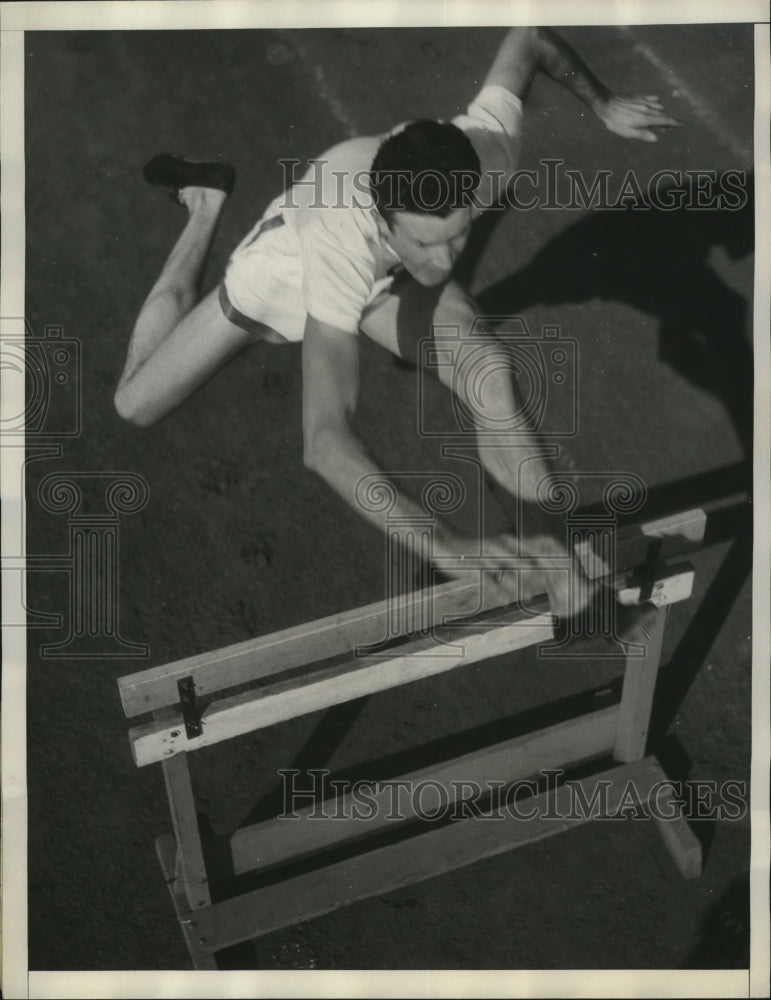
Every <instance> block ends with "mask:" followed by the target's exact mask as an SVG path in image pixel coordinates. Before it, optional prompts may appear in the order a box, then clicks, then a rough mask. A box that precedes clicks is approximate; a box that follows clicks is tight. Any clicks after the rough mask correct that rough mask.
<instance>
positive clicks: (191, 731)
mask: <svg viewBox="0 0 771 1000" xmlns="http://www.w3.org/2000/svg"><path fill="white" fill-rule="evenodd" d="M177 690H178V691H179V704H180V707H181V709H182V719H183V721H184V723H185V734H186V735H187V738H188V739H189V740H192V739H194V738H195V737H196V736H200V735H201V733H202V732H203V723H202V721H201V710H200V708H199V706H198V699H197V698H196V695H195V681H194V680H193V678H192V676H191V677H183V678H182V679H181V680H179V681H177Z"/></svg>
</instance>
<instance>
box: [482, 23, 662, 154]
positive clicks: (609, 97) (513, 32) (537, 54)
mask: <svg viewBox="0 0 771 1000" xmlns="http://www.w3.org/2000/svg"><path fill="white" fill-rule="evenodd" d="M537 72H542V73H545V74H546V75H547V76H549V77H551V78H552V79H553V80H555V81H556V82H557V83H559V84H561V85H562V86H563V87H566V88H567V89H568V90H569V91H570V92H571V93H572V94H574V95H575V96H576V97H577V98H578V99H579V100H580V101H582V102H583V103H584V104H585V105H586V106H587V107H588V108H590V109H591V110H592V111H593V112H594V114H595V115H596V116H597V117H598V118H599V119H600V121H601V122H602V123H603V124H604V125H605V127H606V128H607V129H608V130H609V131H610V132H615V133H616V135H620V136H623V137H624V138H625V139H641V140H642V141H643V142H656V138H657V137H656V133H655V132H654V131H653V129H654V128H669V127H672V126H676V125H680V124H681V122H678V121H677V120H676V119H674V118H670V117H669V116H668V115H666V114H665V113H664V111H663V107H662V104H661V102H660V101H659V99H658V97H655V96H650V95H649V96H646V97H624V96H619V95H616V94H614V93H613V92H612V91H611V90H610V89H609V88H608V87H606V86H605V85H604V84H603V83H601V82H600V81H599V80H598V79H597V77H596V76H595V75H594V73H592V71H591V70H590V69H589V67H588V66H587V65H586V63H585V62H584V61H583V60H582V59H581V57H580V56H579V55H578V53H577V52H575V50H574V49H573V48H571V46H570V45H568V43H567V42H566V41H565V40H564V39H563V38H561V37H560V36H559V35H558V34H557V33H556V32H554V31H552V30H551V29H549V28H511V29H510V30H509V31H508V33H507V34H506V36H505V37H504V39H503V42H502V43H501V45H500V48H499V49H498V53H497V55H496V56H495V59H494V60H493V63H492V66H491V67H490V71H489V72H488V74H487V77H486V79H485V85H486V86H487V85H490V84H496V85H498V86H500V87H505V88H506V90H509V91H511V93H513V94H516V95H517V97H520V98H522V99H524V98H525V97H526V96H527V93H528V91H529V89H530V84H531V83H532V81H533V77H534V76H535V74H536V73H537Z"/></svg>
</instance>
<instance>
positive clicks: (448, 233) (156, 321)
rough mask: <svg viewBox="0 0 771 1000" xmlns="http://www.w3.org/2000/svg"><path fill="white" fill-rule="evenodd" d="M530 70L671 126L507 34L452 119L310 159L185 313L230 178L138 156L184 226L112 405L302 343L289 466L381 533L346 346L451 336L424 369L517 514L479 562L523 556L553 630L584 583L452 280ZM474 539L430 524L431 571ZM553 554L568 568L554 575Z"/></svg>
mask: <svg viewBox="0 0 771 1000" xmlns="http://www.w3.org/2000/svg"><path fill="white" fill-rule="evenodd" d="M538 71H541V72H543V73H545V74H547V75H548V76H550V77H551V78H552V79H554V80H556V81H557V82H559V83H561V84H563V85H564V86H565V87H567V88H568V90H570V91H571V92H572V93H573V94H575V96H576V97H577V98H578V99H579V100H580V101H582V102H583V103H584V104H585V105H587V106H588V107H589V108H590V109H591V111H592V112H593V113H594V114H595V115H596V116H597V117H598V118H599V119H600V121H602V122H603V124H604V125H605V126H606V127H607V128H608V129H609V130H610V131H611V132H614V133H616V134H617V135H620V136H622V137H625V138H631V139H639V140H642V141H647V142H653V141H655V140H656V130H657V129H659V128H667V127H670V126H673V125H677V124H679V123H678V122H676V121H675V120H674V119H672V118H670V117H668V116H667V115H666V114H665V113H664V112H663V110H662V106H661V104H660V102H659V100H658V99H657V98H656V97H632V98H627V97H619V96H616V95H614V94H613V93H611V92H610V91H609V90H608V89H607V88H606V87H605V86H603V85H602V84H601V83H600V82H599V80H598V79H597V78H596V77H595V76H594V75H593V73H592V72H591V71H590V70H589V68H588V67H587V66H586V65H585V64H584V63H583V62H582V60H581V59H580V58H579V56H578V55H577V54H576V53H575V52H574V51H573V49H572V48H571V47H570V46H569V45H568V44H567V43H566V42H565V41H564V40H563V39H561V38H560V37H559V36H558V35H557V34H556V33H554V32H553V31H551V30H548V29H544V28H512V29H510V30H509V31H508V33H507V34H506V36H505V37H504V39H503V41H502V43H501V45H500V48H499V50H498V52H497V55H496V56H495V59H494V60H493V63H492V66H491V68H490V70H489V72H488V74H487V76H486V78H485V80H484V82H483V85H482V88H481V90H480V92H479V94H478V95H477V96H476V98H475V99H474V101H473V102H472V103H471V105H470V106H469V107H468V110H467V112H466V114H463V115H460V116H458V117H456V118H454V119H453V120H452V121H451V122H436V121H427V120H423V121H418V122H411V123H408V124H406V125H400V126H398V127H397V128H395V129H394V130H393V131H392V132H390V133H389V134H387V135H385V136H383V135H380V136H372V137H362V138H355V139H351V140H348V141H346V142H343V143H341V144H339V145H337V146H335V147H333V148H332V149H330V150H328V151H327V152H326V153H324V154H323V156H322V157H320V159H319V160H318V161H312V163H311V166H310V168H309V169H308V171H307V172H306V173H305V175H303V176H302V177H297V178H294V180H295V183H294V184H293V185H292V186H290V187H289V188H288V190H287V191H285V192H284V193H283V194H281V195H280V196H279V197H277V198H275V199H274V200H273V201H272V202H271V204H270V205H269V206H268V208H267V210H266V211H265V213H264V215H263V217H262V218H261V219H260V220H259V222H258V223H257V225H256V226H255V227H254V228H253V229H252V230H251V232H249V233H248V234H247V235H246V237H245V238H244V240H243V241H242V242H241V244H240V245H239V246H238V247H237V248H236V250H235V251H234V253H233V255H232V257H231V259H230V261H229V264H228V267H227V269H226V273H225V276H224V279H223V281H222V283H221V284H220V285H219V287H218V288H216V289H215V290H214V291H212V292H211V293H210V294H209V295H208V296H206V297H205V298H203V300H202V301H200V302H199V301H198V299H199V291H198V289H199V284H200V280H201V277H202V272H203V268H204V264H205V262H206V259H207V255H208V251H209V248H210V245H211V241H212V237H213V234H214V230H215V226H216V223H217V220H218V217H219V215H220V212H221V210H222V207H223V204H224V202H225V200H226V198H227V196H228V195H229V194H230V192H231V191H232V189H233V184H234V181H235V171H234V170H233V168H232V167H231V166H229V165H227V164H223V163H219V162H209V163H194V162H191V161H188V160H185V159H183V158H182V157H179V156H173V155H170V154H163V155H161V156H158V157H156V158H155V159H153V160H151V161H150V163H148V164H147V166H146V167H145V177H146V179H147V180H148V181H149V182H150V183H151V184H159V185H164V186H168V187H170V188H172V189H174V190H175V191H176V192H177V200H178V201H179V202H180V203H181V204H182V205H184V206H185V207H186V208H187V211H188V219H187V224H186V225H185V228H184V230H183V232H182V234H181V236H180V237H179V239H178V241H177V243H176V245H175V246H174V248H173V249H172V251H171V254H170V255H169V257H168V260H167V261H166V263H165V265H164V267H163V270H162V271H161V274H160V277H159V278H158V280H157V282H156V283H155V285H154V286H153V288H152V290H151V292H150V294H149V296H148V298H147V300H146V301H145V303H144V305H143V307H142V309H141V311H140V314H139V317H138V319H137V321H136V325H135V327H134V330H133V333H132V335H131V339H130V342H129V348H128V356H127V359H126V364H125V368H124V370H123V373H122V375H121V377H120V381H119V384H118V387H117V391H116V395H115V406H116V408H117V411H118V413H119V414H120V415H121V416H122V417H124V418H125V419H127V420H130V421H132V422H134V423H136V424H137V425H141V426H147V425H149V424H152V423H153V422H154V421H156V420H158V419H160V418H161V417H163V416H164V415H165V414H167V413H168V412H169V411H170V410H172V409H174V408H175V407H176V406H177V405H178V404H179V403H181V402H182V401H183V400H184V399H186V398H187V397H188V396H189V395H190V394H191V393H192V392H193V391H194V390H195V389H196V388H197V387H198V386H200V385H201V384H202V383H203V382H204V381H205V380H206V379H208V378H209V376H211V375H212V374H213V373H214V372H215V371H216V370H217V369H218V368H219V367H220V366H221V365H222V364H223V363H224V362H225V361H227V360H228V359H229V358H231V357H233V356H234V355H235V354H237V353H238V352H239V351H241V350H242V349H244V348H245V347H247V346H249V345H251V344H255V343H258V342H260V341H265V342H268V343H284V342H287V341H289V342H291V341H302V369H303V402H302V406H303V434H304V456H303V457H304V461H305V464H306V465H307V466H308V468H310V469H312V470H315V471H316V472H317V473H318V474H319V475H320V476H321V477H323V479H324V480H326V482H327V483H328V484H329V485H330V486H331V487H332V488H333V489H334V490H336V491H337V492H338V493H339V495H340V496H341V497H342V498H343V499H344V500H346V501H347V502H348V503H349V504H350V505H351V506H352V507H353V508H354V509H355V510H357V511H358V512H359V513H360V514H362V515H363V516H365V517H366V518H368V519H369V520H370V521H372V522H374V523H376V524H378V525H379V526H380V527H381V528H384V527H385V515H384V514H383V513H378V512H375V511H372V510H370V509H364V508H363V506H362V505H361V504H360V503H358V501H357V493H356V490H357V485H358V484H360V483H361V482H362V481H363V479H364V477H367V476H370V475H372V474H375V473H378V472H379V470H378V468H377V465H376V464H375V462H374V461H373V459H372V458H371V457H370V455H369V454H368V452H367V450H366V448H365V445H364V443H363V442H362V441H361V440H360V439H359V438H358V436H357V435H356V434H355V433H354V431H353V430H352V427H351V418H352V416H353V414H354V411H355V407H356V403H357V396H358V379H359V341H358V337H359V336H360V335H361V334H364V335H365V336H368V337H371V338H372V339H373V340H375V341H376V342H377V343H379V344H381V345H383V346H384V347H386V348H387V349H388V350H389V351H391V352H393V353H394V354H395V355H396V356H397V357H400V358H403V359H406V360H410V361H413V362H414V361H416V360H418V354H419V352H418V344H419V342H420V341H421V340H422V339H425V338H426V337H427V336H429V335H430V334H431V329H432V324H436V325H441V326H442V327H452V328H455V329H457V331H458V336H459V349H458V350H456V351H455V352H454V359H453V362H452V364H449V365H443V366H439V367H438V374H439V377H440V378H441V380H442V381H443V382H444V383H445V384H446V385H447V386H448V388H449V389H450V390H451V391H452V392H454V393H455V394H456V396H457V397H458V402H459V403H460V404H461V405H462V406H463V407H464V409H465V411H466V412H467V413H469V414H470V415H471V418H472V420H473V422H474V424H475V426H476V428H477V431H478V433H479V438H478V441H479V447H478V452H479V458H480V460H481V463H482V465H483V467H484V471H485V473H486V476H487V478H488V481H489V482H490V483H491V485H492V487H493V489H494V491H495V493H496V495H498V496H503V497H508V498H512V499H513V501H514V503H513V506H514V508H515V509H516V515H515V516H516V524H515V525H514V528H515V529H516V533H517V537H516V538H515V537H514V536H513V535H508V534H504V535H501V536H498V537H496V538H493V539H486V540H484V554H485V556H486V557H487V558H489V565H490V566H491V567H495V568H498V569H500V567H501V559H502V558H503V557H512V556H513V554H515V553H520V554H521V553H524V554H525V555H526V556H527V557H529V558H531V559H532V565H533V567H538V569H535V570H534V571H535V572H538V573H542V578H543V585H544V586H543V590H544V591H545V592H546V593H547V594H548V595H549V598H550V603H551V610H552V613H553V614H554V615H555V616H558V617H560V618H567V617H568V616H571V615H576V614H578V613H579V612H580V611H581V610H582V608H583V607H584V606H585V605H586V604H587V603H588V602H589V601H590V600H591V597H592V593H593V589H594V588H593V585H592V584H590V583H589V581H588V580H587V579H586V578H585V576H584V574H583V571H582V569H581V567H580V564H579V562H578V559H577V558H576V557H575V554H573V553H568V552H567V549H566V541H565V526H564V520H561V519H560V518H559V517H555V516H554V515H549V514H548V513H547V512H545V511H544V510H542V509H541V507H540V505H539V503H538V502H537V497H536V489H537V486H538V483H539V482H540V481H541V480H543V478H544V477H545V476H547V475H548V474H549V471H550V469H549V466H548V464H547V462H546V460H545V459H544V458H543V457H542V454H541V453H542V450H543V449H539V441H538V436H537V432H536V429H535V428H532V429H530V430H528V429H527V428H523V427H522V425H521V414H522V408H523V400H522V393H521V391H520V388H519V387H518V385H517V381H516V378H515V375H514V373H513V372H512V371H511V363H510V359H509V355H508V354H507V352H506V350H505V347H504V346H503V344H502V343H501V342H500V340H497V339H496V336H495V332H494V330H493V331H492V332H489V331H488V332H485V333H479V332H477V331H474V330H472V326H473V321H474V317H475V315H476V314H477V311H478V310H477V309H476V307H475V304H474V302H473V300H472V299H471V298H470V296H469V295H468V294H467V293H466V292H465V291H464V290H463V289H462V288H461V287H460V285H459V284H458V283H457V282H456V281H454V280H453V278H452V271H453V265H454V263H455V261H456V260H457V258H458V256H459V255H460V253H461V251H462V250H463V248H464V246H465V245H466V242H467V240H468V237H469V232H470V230H471V227H472V224H473V223H474V221H475V219H476V218H477V217H478V216H479V215H480V214H481V213H482V212H483V211H484V210H485V209H487V208H493V207H495V206H496V205H499V204H500V201H501V197H502V193H503V192H504V191H505V185H506V183H507V179H509V178H511V176H512V175H513V173H514V171H515V170H516V166H517V158H518V153H519V145H520V140H521V126H522V102H523V100H524V99H525V98H526V95H527V92H528V90H529V88H530V85H531V83H532V80H533V78H534V76H535V75H536V73H537V72H538ZM464 352H465V355H464ZM472 356H473V365H474V368H475V371H480V370H481V371H484V374H485V377H484V400H483V404H482V406H483V411H484V412H482V411H481V410H480V401H479V398H478V396H477V395H476V393H475V392H474V389H473V383H474V379H473V378H469V377H466V376H467V374H468V373H466V375H464V373H463V370H462V369H463V365H464V361H467V360H468V358H471V357H472ZM491 422H492V424H491ZM491 425H492V426H495V427H497V428H501V427H502V428H504V429H505V428H506V427H511V428H516V434H514V433H513V431H512V434H513V436H512V437H511V439H508V438H507V435H506V434H505V433H504V434H496V435H495V436H494V437H492V438H491V437H489V436H487V437H485V436H484V430H485V428H489V427H490V426H491ZM512 443H514V444H516V447H511V445H512ZM504 506H505V505H504ZM505 509H508V508H506V507H505ZM421 513H422V508H421V507H420V506H419V504H418V503H417V502H416V501H414V500H413V499H412V498H410V497H409V496H407V495H406V493H404V492H403V491H399V490H397V491H396V506H395V507H393V508H391V510H390V512H389V514H390V516H391V517H395V516H397V517H398V516H403V517H407V518H409V519H412V518H414V517H416V516H419V515H420V514H421ZM405 544H409V542H408V541H407V542H405ZM481 544H482V543H481V541H480V540H470V539H468V538H463V537H460V536H458V535H457V534H456V533H455V532H454V531H452V530H450V528H449V527H447V526H446V525H441V524H439V525H437V526H436V529H435V535H434V549H433V553H432V555H433V557H434V558H437V563H438V565H442V563H441V560H442V557H445V558H446V557H451V559H453V560H454V561H455V565H456V567H458V568H457V571H456V570H452V569H450V570H446V564H445V571H446V572H448V573H449V575H451V576H452V575H462V572H463V571H462V569H461V568H460V563H461V562H462V560H461V559H460V557H461V556H464V555H468V554H470V555H475V554H477V553H478V552H479V551H480V545H481ZM555 556H556V557H560V561H561V562H562V563H566V564H568V565H570V566H571V568H570V569H565V568H562V569H554V568H553V567H554V564H555V563H554V557H555ZM513 564H514V563H513V561H512V565H513ZM550 566H551V567H552V568H551V569H550V568H549V567H550ZM516 579H517V574H516V573H513V574H507V575H506V576H504V575H503V574H502V573H500V572H499V573H498V574H497V575H496V578H495V584H494V585H495V586H498V587H499V588H500V589H501V598H502V601H503V600H504V599H509V600H511V599H516Z"/></svg>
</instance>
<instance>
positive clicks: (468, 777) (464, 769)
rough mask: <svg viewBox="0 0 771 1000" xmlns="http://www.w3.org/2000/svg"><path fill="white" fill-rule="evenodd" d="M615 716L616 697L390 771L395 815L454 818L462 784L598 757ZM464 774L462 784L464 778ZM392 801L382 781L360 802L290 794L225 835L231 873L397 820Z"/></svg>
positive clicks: (607, 746)
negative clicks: (468, 749) (424, 789)
mask: <svg viewBox="0 0 771 1000" xmlns="http://www.w3.org/2000/svg"><path fill="white" fill-rule="evenodd" d="M617 716H618V705H612V706H610V707H609V708H604V709H600V710H599V711H596V712H589V713H587V714H586V715H582V716H579V717H578V718H575V719H569V720H568V721H566V722H560V723H558V724H556V725H554V726H549V727H548V728H545V729H541V730H538V732H535V733H528V734H526V735H524V736H518V737H515V738H513V739H510V740H505V741H503V742H501V743H496V744H494V745H493V746H489V747H484V748H483V749H481V750H478V751H476V752H474V753H469V754H465V755H464V756H462V757H456V758H455V759H454V760H448V761H443V762H442V763H440V764H435V765H432V766H431V767H425V768H422V769H421V770H419V771H413V772H412V773H411V774H407V775H402V776H400V777H398V778H394V779H392V781H393V782H398V783H399V784H400V785H401V786H402V788H405V789H407V790H408V792H407V794H404V795H400V796H399V799H398V805H399V810H400V812H401V813H402V815H403V816H404V819H403V820H400V822H408V821H409V820H411V819H414V818H415V817H416V815H417V813H416V812H414V811H413V810H412V807H413V806H416V805H417V806H420V805H422V806H423V808H424V809H425V810H428V813H429V816H431V814H432V812H433V814H434V815H436V814H438V812H439V811H440V809H444V810H446V812H452V810H456V811H457V814H459V818H462V817H464V816H467V815H473V810H471V809H470V806H468V805H467V804H465V803H463V802H462V801H461V800H462V799H463V798H464V788H465V795H466V796H467V795H470V794H471V789H473V788H474V786H475V785H476V786H477V787H479V788H481V789H485V788H487V790H488V792H489V791H490V784H489V783H490V782H497V783H498V784H499V786H503V785H510V784H511V783H513V782H515V781H519V780H520V779H524V778H529V777H531V776H532V775H536V774H537V773H538V772H539V771H541V770H543V769H544V768H560V767H562V768H568V767H571V766H574V765H575V764H577V763H579V762H582V761H586V760H589V759H591V758H593V757H599V756H601V755H602V754H604V753H607V752H608V751H610V750H611V748H612V747H613V740H614V738H615V734H616V721H617ZM429 780H430V781H431V782H432V788H433V789H434V790H435V793H433V794H431V795H428V796H426V797H425V800H421V799H420V798H417V799H416V798H415V797H413V796H412V795H411V794H410V792H409V789H415V788H417V787H418V786H419V785H420V783H421V782H426V781H429ZM464 782H467V783H468V784H466V785H465V786H464V784H463V783H464ZM439 789H441V793H440V791H439ZM456 803H457V804H456ZM393 804H394V792H393V785H391V786H390V787H389V783H388V782H384V783H383V785H382V787H378V786H374V787H373V788H372V789H371V790H369V791H368V794H367V799H366V805H364V804H363V802H362V800H361V799H360V798H357V796H356V794H348V795H344V796H341V797H340V798H339V799H335V800H332V801H329V802H327V803H325V804H324V805H323V806H322V805H321V804H319V805H316V804H314V805H310V806H306V807H305V808H303V809H299V808H293V807H292V804H291V802H286V803H284V808H285V809H286V811H287V812H291V814H292V815H291V816H287V815H279V816H278V817H276V818H273V819H269V820H265V821H263V822H261V823H255V824H254V825H252V826H247V827H242V828H241V829H240V830H236V831H235V833H234V834H233V835H232V837H231V838H230V847H231V854H232V864H233V873H234V874H235V875H242V874H244V873H245V872H249V871H253V870H254V869H257V868H260V869H264V868H269V867H270V866H272V865H277V864H280V863H282V862H285V861H289V860H290V859H295V860H296V859H299V858H302V857H305V856H309V855H312V854H316V853H318V852H319V851H321V850H324V849H326V848H330V847H333V846H336V845H340V844H344V843H347V842H349V841H354V840H359V839H360V838H362V837H370V836H372V835H373V834H375V833H378V832H380V831H382V830H384V829H387V828H389V827H393V826H394V825H395V824H396V822H397V820H396V818H395V817H394V815H393ZM452 814H453V815H455V814H456V813H455V812H452Z"/></svg>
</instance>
